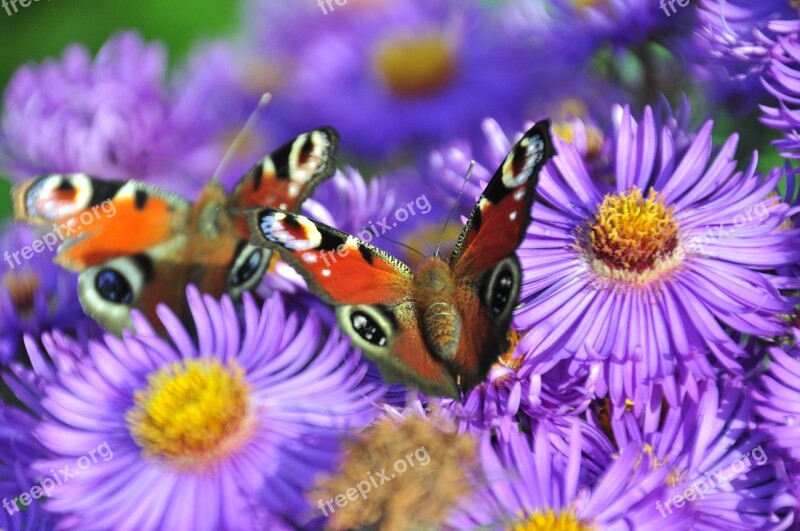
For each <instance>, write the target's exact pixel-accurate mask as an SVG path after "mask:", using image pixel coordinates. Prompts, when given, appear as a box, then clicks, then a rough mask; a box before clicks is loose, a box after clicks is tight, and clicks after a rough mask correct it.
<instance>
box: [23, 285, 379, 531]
mask: <svg viewBox="0 0 800 531" xmlns="http://www.w3.org/2000/svg"><path fill="white" fill-rule="evenodd" d="M188 298H189V301H190V306H191V310H192V314H193V316H194V325H195V326H194V328H195V329H196V330H197V339H196V340H193V339H192V338H191V337H190V335H189V333H188V332H187V330H186V329H185V328H184V326H183V325H182V324H181V323H180V322H179V321H178V320H177V318H176V317H175V315H174V314H173V313H172V312H171V311H169V310H168V309H166V308H162V310H161V311H160V314H159V315H160V317H161V319H162V322H163V323H164V325H165V327H166V330H167V333H168V336H169V338H168V339H166V340H165V339H163V338H161V337H159V336H158V335H157V334H156V332H155V331H154V329H153V328H152V327H151V326H150V325H149V324H148V323H147V322H146V321H144V319H142V318H141V316H138V315H137V316H136V317H135V318H134V324H135V326H136V329H137V332H136V333H134V334H128V333H126V334H125V336H124V337H123V338H122V339H118V338H115V337H113V336H110V335H109V336H106V337H105V340H104V342H103V343H93V344H92V345H91V346H90V347H89V348H88V352H87V353H86V357H85V359H84V360H83V361H79V362H78V363H77V364H74V365H71V364H70V363H66V364H65V365H66V366H67V367H70V365H71V368H64V369H61V370H56V372H54V373H52V374H51V375H50V376H49V377H48V378H47V379H46V385H45V386H44V391H43V393H42V394H43V396H42V397H41V399H40V400H38V402H39V403H40V404H41V409H42V410H43V416H44V418H43V420H42V421H41V422H40V424H39V425H38V426H37V428H36V429H35V431H34V433H35V435H36V437H37V438H38V439H39V440H40V441H41V442H42V444H43V445H44V446H45V447H46V448H47V449H48V450H49V451H51V452H53V453H54V454H55V457H53V458H51V459H47V460H40V461H37V462H36V463H34V465H33V468H34V470H36V471H39V472H41V473H46V472H47V471H48V470H50V469H51V468H63V467H64V466H65V465H71V466H73V467H74V464H75V462H76V459H78V458H79V457H80V456H83V455H86V453H87V452H88V451H90V450H91V449H93V448H96V447H98V445H101V444H103V443H107V444H108V446H109V447H110V449H111V451H113V459H109V460H108V461H107V462H106V461H103V462H98V463H95V464H94V465H92V466H91V467H89V468H87V469H86V470H81V475H80V477H75V478H74V479H71V480H70V483H69V484H68V485H66V484H65V485H64V487H63V488H61V489H59V490H57V491H55V492H54V493H53V497H52V498H51V499H50V500H49V501H48V503H47V510H48V511H51V512H54V513H59V514H62V515H63V520H62V522H63V525H64V526H67V527H93V528H99V527H109V526H113V527H115V528H119V529H123V528H124V529H128V528H130V529H142V528H148V529H149V528H156V527H164V528H170V529H218V528H223V527H224V528H231V529H237V528H242V527H251V526H253V525H266V526H268V527H270V528H276V526H277V528H288V527H289V526H290V525H291V524H290V522H295V523H296V524H298V525H301V524H302V522H303V521H304V518H305V517H306V512H305V511H306V509H307V502H306V501H305V500H304V495H303V491H304V489H306V488H307V487H309V486H310V485H311V484H312V482H313V479H314V475H315V474H316V473H317V472H320V471H323V470H330V469H331V468H332V467H333V465H334V462H335V460H336V458H337V455H338V453H337V452H338V446H339V445H338V443H339V438H340V437H341V436H342V435H343V434H344V433H345V432H346V430H349V429H353V428H360V427H364V426H365V425H367V424H368V423H369V422H370V421H371V420H372V419H373V418H374V417H375V415H376V414H377V408H374V407H373V406H372V402H373V401H374V400H375V399H376V398H377V397H376V393H375V391H376V389H375V388H373V387H369V386H364V385H362V384H361V381H362V378H363V376H364V373H365V371H366V365H364V364H362V363H361V361H360V358H359V356H358V355H357V354H355V353H354V352H353V351H352V350H350V349H349V347H348V344H347V342H346V341H343V340H342V338H341V336H340V335H339V334H338V333H336V332H334V333H331V334H330V335H329V336H328V337H321V334H320V328H319V321H318V319H317V318H316V317H315V316H314V315H313V314H310V313H309V314H307V315H305V316H303V318H300V317H298V314H287V312H286V311H285V309H284V306H283V302H282V300H281V298H280V297H278V296H275V297H273V298H271V299H270V300H268V301H267V302H266V303H265V304H264V306H263V308H259V307H257V306H256V304H255V303H254V302H253V299H252V298H251V297H249V296H248V295H245V298H244V307H243V317H242V318H239V317H237V314H236V311H235V309H234V306H233V304H232V303H231V301H230V299H228V298H227V297H225V298H223V299H222V300H221V301H219V302H218V301H216V300H214V299H212V298H210V297H208V296H205V297H202V298H201V296H200V295H199V294H198V292H197V291H196V290H195V289H193V288H190V289H189V290H188ZM301 321H302V322H301ZM49 346H50V347H53V346H54V344H53V343H52V342H50V343H49ZM74 350H75V349H74V348H67V349H65V351H64V352H63V355H64V356H65V357H67V358H68V359H69V360H72V359H73V358H74ZM30 354H31V359H32V363H33V365H34V367H47V366H48V364H47V363H46V362H45V359H44V357H43V355H42V353H41V352H40V351H39V350H38V349H36V348H33V349H31V352H30ZM48 354H49V356H50V357H51V358H53V360H54V361H55V362H56V366H57V367H58V366H63V365H60V362H59V361H58V360H59V358H60V357H61V355H62V352H60V351H55V352H53V351H50V352H49V353H48ZM47 370H50V371H52V369H47ZM34 406H35V404H34ZM310 512H311V511H309V513H308V514H310Z"/></svg>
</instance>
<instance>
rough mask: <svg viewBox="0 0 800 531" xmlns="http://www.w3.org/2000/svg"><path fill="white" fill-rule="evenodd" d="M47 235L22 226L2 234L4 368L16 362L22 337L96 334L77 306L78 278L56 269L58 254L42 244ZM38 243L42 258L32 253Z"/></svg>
mask: <svg viewBox="0 0 800 531" xmlns="http://www.w3.org/2000/svg"><path fill="white" fill-rule="evenodd" d="M43 234H44V231H42V230H39V229H37V228H34V227H30V226H28V225H23V224H7V225H6V226H4V227H2V229H1V232H0V249H3V253H4V262H3V264H2V266H0V267H2V273H1V274H0V365H5V364H7V363H8V362H9V361H11V360H12V359H14V357H15V356H16V355H17V353H18V352H19V351H20V347H21V345H22V336H23V335H24V334H31V335H34V336H39V335H41V334H42V332H44V331H46V330H51V329H60V330H65V331H77V332H79V333H80V334H83V333H88V332H90V331H94V330H95V328H94V326H93V325H92V324H91V321H90V320H89V318H88V317H86V316H85V315H84V313H83V310H82V309H81V305H80V302H79V301H78V283H77V277H76V275H74V274H73V273H69V272H67V271H64V270H63V269H61V268H59V267H58V266H56V265H54V264H53V256H54V254H55V253H54V252H51V251H49V250H47V249H46V248H45V247H44V245H43V244H42V241H41V237H42V235H43ZM52 236H54V237H55V235H54V234H52ZM37 240H38V241H39V245H41V248H40V250H43V251H44V252H34V249H35V248H38V246H34V242H35V241H37ZM32 246H33V247H32ZM26 248H27V250H26ZM26 256H28V259H27V260H26V259H25V257H26Z"/></svg>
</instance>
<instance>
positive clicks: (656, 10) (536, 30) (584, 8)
mask: <svg viewBox="0 0 800 531" xmlns="http://www.w3.org/2000/svg"><path fill="white" fill-rule="evenodd" d="M690 11H691V10H688V9H681V8H680V7H678V6H676V9H675V11H674V12H673V11H672V10H670V9H669V8H668V6H665V7H661V6H660V5H659V3H658V1H654V0H604V1H602V2H575V1H573V0H553V1H549V2H541V1H536V2H531V1H525V0H518V1H516V2H511V3H509V5H508V6H507V7H506V8H505V20H506V24H507V26H509V27H511V28H512V29H513V30H514V31H515V32H517V33H519V34H521V35H524V36H525V37H527V38H529V39H533V40H535V41H536V42H537V43H538V46H539V48H540V50H548V49H552V50H558V56H559V58H561V59H562V60H563V61H566V62H568V63H570V64H575V63H578V64H581V63H584V62H586V61H587V60H588V59H590V58H591V57H592V56H594V55H595V54H596V53H597V52H598V51H600V50H602V49H603V48H604V47H606V46H611V47H612V48H613V49H614V50H616V51H619V50H622V49H625V48H635V47H637V46H640V45H643V44H645V43H646V42H647V41H660V42H665V41H666V39H668V38H670V37H671V36H672V35H673V34H680V33H682V32H684V31H685V30H686V28H687V27H688V26H689V23H690V22H691V20H692V18H691V16H690V15H691V12H690Z"/></svg>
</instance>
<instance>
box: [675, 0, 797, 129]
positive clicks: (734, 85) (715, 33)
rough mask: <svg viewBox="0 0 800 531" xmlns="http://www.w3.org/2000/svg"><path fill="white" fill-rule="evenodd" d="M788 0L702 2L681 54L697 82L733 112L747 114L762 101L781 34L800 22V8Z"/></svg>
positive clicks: (710, 0) (706, 0) (715, 0)
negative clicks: (791, 23) (765, 78)
mask: <svg viewBox="0 0 800 531" xmlns="http://www.w3.org/2000/svg"><path fill="white" fill-rule="evenodd" d="M791 4H792V2H788V1H785V0H762V1H759V2H751V1H749V0H698V3H697V6H696V13H697V22H696V26H695V30H694V38H693V39H691V40H689V41H687V42H685V43H684V44H685V46H683V47H682V48H683V49H682V50H681V52H680V53H681V54H682V55H684V56H686V57H687V58H688V61H689V62H690V63H691V69H692V72H693V75H694V77H695V79H696V80H697V81H698V82H700V83H702V84H703V85H704V86H706V87H707V90H708V91H709V93H710V96H711V97H712V98H713V99H714V101H718V102H723V103H726V104H727V105H726V106H727V108H728V109H729V110H730V111H731V112H735V113H741V114H746V113H748V112H749V111H750V110H752V109H753V107H754V106H755V104H756V103H757V102H758V101H759V100H760V99H761V98H762V97H763V87H762V86H761V82H760V79H759V77H760V75H761V74H762V73H763V71H764V68H765V67H766V65H767V63H768V62H769V59H770V55H771V52H770V48H771V45H772V44H773V40H774V39H775V38H776V31H777V32H783V31H784V30H785V26H786V24H787V21H789V20H791V19H795V20H796V19H797V15H798V10H797V8H793V7H792V6H791Z"/></svg>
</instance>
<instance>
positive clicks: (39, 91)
mask: <svg viewBox="0 0 800 531" xmlns="http://www.w3.org/2000/svg"><path fill="white" fill-rule="evenodd" d="M165 73H166V57H165V53H164V50H163V48H162V47H161V46H159V45H155V44H145V43H144V42H143V41H142V39H141V37H139V36H138V35H136V34H134V33H122V34H119V35H117V36H115V37H112V38H111V39H110V40H109V41H108V42H106V44H105V45H104V46H103V47H102V48H101V49H100V51H99V52H98V53H97V56H96V57H95V58H94V60H93V59H92V58H91V56H90V54H89V52H88V51H87V50H86V49H85V48H83V47H81V46H79V45H72V46H70V47H69V48H67V49H66V50H65V52H64V54H63V57H62V58H60V59H58V60H53V59H50V60H47V61H45V62H43V63H42V64H41V65H28V66H23V67H22V68H20V69H19V70H18V71H17V72H16V74H15V75H14V77H13V78H12V80H11V82H10V83H9V85H8V88H7V89H6V93H5V99H4V104H3V116H2V131H1V132H0V157H2V159H0V162H2V164H3V166H6V167H7V169H8V170H9V171H10V172H11V174H12V176H13V177H14V178H16V179H23V178H27V177H30V176H32V175H35V174H41V173H51V172H71V171H80V172H84V173H89V174H92V175H96V176H98V177H103V178H107V179H139V180H144V181H147V182H150V183H153V184H157V185H161V186H165V187H166V188H168V189H171V190H173V191H176V192H184V193H187V194H188V195H190V196H191V197H193V195H192V194H191V193H190V192H194V191H196V190H198V189H199V184H201V183H202V182H205V180H207V179H208V178H210V177H211V173H212V172H213V166H211V168H210V169H206V170H205V171H203V172H202V173H201V174H200V175H199V177H198V176H197V175H190V174H188V173H187V172H186V171H185V169H184V168H183V162H184V161H183V159H184V157H189V156H190V155H191V152H192V151H193V150H195V149H198V148H199V146H198V141H197V132H199V131H203V128H202V127H199V128H198V127H195V128H194V129H190V128H186V127H183V128H178V127H176V124H175V122H174V120H173V116H172V108H171V104H172V103H171V100H170V95H169V90H168V87H167V86H166V80H165ZM200 109H202V106H200V107H199V108H198V109H197V110H196V112H198V113H200ZM195 125H196V124H195ZM176 176H177V177H180V178H179V179H176ZM193 179H195V180H194V182H193Z"/></svg>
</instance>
